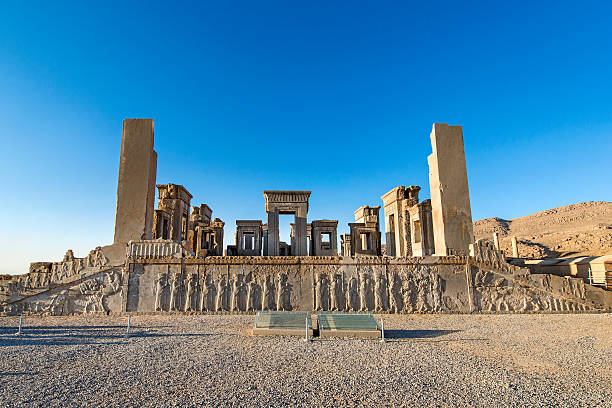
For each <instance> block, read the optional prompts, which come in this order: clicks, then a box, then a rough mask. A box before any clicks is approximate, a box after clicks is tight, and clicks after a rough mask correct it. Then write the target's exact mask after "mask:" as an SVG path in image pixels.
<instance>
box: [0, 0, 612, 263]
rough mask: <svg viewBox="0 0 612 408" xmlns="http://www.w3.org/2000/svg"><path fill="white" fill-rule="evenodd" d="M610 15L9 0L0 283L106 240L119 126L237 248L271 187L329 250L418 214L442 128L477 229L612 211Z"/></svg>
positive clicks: (1, 127)
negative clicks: (362, 223) (462, 171)
mask: <svg viewBox="0 0 612 408" xmlns="http://www.w3.org/2000/svg"><path fill="white" fill-rule="evenodd" d="M494 3H495V4H494ZM493 4H494V5H493ZM611 4H612V3H610V2H589V1H586V2H559V1H555V2H522V3H521V2H506V3H502V2H493V3H492V2H481V3H478V2H448V3H443V2H414V3H411V2H365V1H357V2H287V1H278V2H268V1H260V2H252V1H246V2H239V1H236V2H164V3H157V2H152V1H149V2H142V3H131V2H130V3H128V2H124V1H121V2H116V3H112V2H106V1H105V2H68V1H60V2H41V3H35V2H28V3H24V2H17V1H15V2H13V1H5V2H2V3H1V4H0V142H1V144H0V146H2V147H1V148H0V149H1V150H0V151H1V153H2V155H1V157H2V162H1V164H0V166H1V167H0V169H2V175H3V177H2V181H3V187H4V194H3V199H2V205H1V207H0V225H2V233H1V234H0V273H24V272H26V271H27V265H28V264H29V262H31V261H39V260H60V259H61V258H62V256H63V253H64V252H65V251H66V249H68V248H72V249H74V250H75V253H76V255H77V256H84V255H86V253H87V252H88V251H89V250H90V249H92V248H94V247H95V246H97V245H104V244H108V243H111V241H112V238H113V231H114V211H115V204H116V201H115V200H116V182H117V173H118V165H119V151H120V143H121V126H122V120H123V119H124V118H128V117H129V118H136V117H151V118H154V119H155V145H156V150H157V152H158V173H157V181H158V183H167V182H174V183H178V184H183V185H185V186H186V187H187V188H188V189H189V191H190V192H191V193H192V194H193V196H194V200H193V201H192V204H193V205H198V204H199V203H202V202H203V203H207V204H208V205H210V206H211V208H212V209H213V216H216V217H219V218H221V219H223V220H224V221H225V222H226V229H225V236H226V244H228V243H231V241H232V240H233V233H234V226H235V220H236V219H265V210H264V199H263V195H262V191H263V190H266V189H296V190H312V192H313V193H312V195H311V201H310V212H309V219H311V220H312V219H338V220H339V233H344V232H348V226H347V223H348V222H352V221H353V211H354V210H355V209H356V208H358V207H359V206H361V205H364V204H369V205H381V200H380V196H381V195H382V194H384V193H385V192H387V191H388V190H390V189H391V188H393V187H395V186H398V185H411V184H418V185H421V186H422V187H423V190H422V191H421V196H422V198H423V199H424V198H428V197H429V191H428V190H429V188H428V173H427V172H428V169H427V155H428V154H429V153H430V152H431V146H430V141H429V132H430V130H431V125H432V123H433V122H445V123H449V124H453V125H463V130H464V141H465V148H466V154H467V167H468V177H469V185H470V194H471V203H472V214H473V218H474V220H477V219H481V218H485V217H492V216H500V217H504V218H513V217H517V216H522V215H527V214H530V213H533V212H537V211H540V210H544V209H548V208H552V207H556V206H560V205H565V204H570V203H575V202H582V201H589V200H606V201H610V200H611V199H612V193H611V191H612V190H611V187H612V182H611V181H610V180H611V179H610V175H611V174H612V171H611V170H612V160H611V158H612V99H611V95H612V83H611V77H612V75H611V74H612V25H611V24H610V15H612V6H611ZM288 223H289V219H285V220H283V226H284V232H283V231H282V232H281V233H282V234H283V236H282V238H285V239H288V231H287V225H288ZM282 238H281V239H282Z"/></svg>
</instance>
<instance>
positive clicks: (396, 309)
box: [4, 257, 589, 314]
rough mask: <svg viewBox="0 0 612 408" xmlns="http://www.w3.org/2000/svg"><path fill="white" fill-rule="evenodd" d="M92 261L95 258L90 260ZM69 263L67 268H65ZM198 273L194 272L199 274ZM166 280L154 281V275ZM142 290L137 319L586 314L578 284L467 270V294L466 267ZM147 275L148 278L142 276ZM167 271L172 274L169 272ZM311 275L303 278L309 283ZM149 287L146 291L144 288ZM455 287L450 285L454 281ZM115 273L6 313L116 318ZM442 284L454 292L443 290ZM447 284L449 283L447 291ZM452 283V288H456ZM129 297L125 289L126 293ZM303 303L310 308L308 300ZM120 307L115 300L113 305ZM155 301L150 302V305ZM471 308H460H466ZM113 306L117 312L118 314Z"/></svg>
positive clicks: (245, 269)
mask: <svg viewBox="0 0 612 408" xmlns="http://www.w3.org/2000/svg"><path fill="white" fill-rule="evenodd" d="M93 259H95V257H93ZM69 262H74V259H73V260H67V261H66V263H69ZM200 266H201V268H200ZM166 267H167V272H163V273H158V272H159V270H160V269H162V268H163V269H165V268H166ZM143 268H144V269H143V271H144V273H143V274H142V275H141V276H140V277H139V279H144V281H143V282H145V283H144V286H143V288H144V287H148V288H150V289H146V290H147V291H150V292H149V293H150V295H147V294H146V293H144V292H143V293H142V294H141V296H144V298H143V299H146V296H151V298H150V299H151V300H150V303H147V302H146V301H145V302H143V303H142V306H140V308H138V307H137V309H134V310H138V311H143V312H150V311H158V312H162V311H177V312H190V311H193V312H234V313H235V312H245V311H249V312H252V311H257V310H311V307H313V308H314V310H322V311H323V310H324V311H373V312H382V313H431V312H441V311H470V310H472V311H483V312H532V311H574V310H585V309H588V308H589V306H587V305H586V303H585V300H584V299H585V296H586V285H585V284H584V282H582V281H581V280H579V279H574V278H564V277H558V276H550V275H528V276H523V275H520V274H504V273H500V272H495V273H494V272H491V271H485V270H481V269H479V268H478V267H475V266H473V267H472V269H471V270H472V274H471V275H470V276H471V279H472V280H471V282H472V283H471V285H472V286H471V289H470V290H466V286H465V284H466V272H465V265H461V264H454V265H453V264H447V265H440V266H438V265H419V264H389V265H387V266H385V265H384V264H375V263H367V262H366V263H357V264H346V265H342V266H339V265H338V264H317V265H313V266H311V267H307V268H306V267H301V268H300V267H299V266H295V264H294V266H291V265H289V264H232V265H227V264H203V265H199V266H198V267H197V271H198V273H192V272H195V271H196V268H195V266H190V267H189V268H191V269H188V271H191V272H189V273H180V272H176V270H173V271H172V272H171V268H170V264H164V263H163V262H162V263H160V264H159V265H158V264H150V265H149V264H145V265H144V266H143ZM147 268H148V270H149V271H150V272H148V273H147V272H146V271H147ZM173 268H174V267H173ZM48 275H49V274H46V275H45V273H44V272H33V273H31V274H30V275H29V277H28V279H26V277H22V278H23V279H22V280H14V281H13V282H11V284H13V285H16V284H17V283H19V284H20V285H21V286H25V285H37V284H38V283H39V282H44V277H45V276H48ZM309 275H310V277H308V276H309ZM149 279H150V280H151V281H150V282H151V283H149V284H147V283H146V280H149ZM453 280H454V281H453ZM121 281H122V277H121V273H120V272H117V270H111V271H109V273H100V275H95V276H94V277H92V278H90V279H86V280H85V281H83V282H81V283H79V284H75V285H73V286H72V287H70V286H69V284H68V286H62V287H59V288H57V289H51V290H49V291H48V292H43V293H41V294H35V296H33V297H32V298H31V300H28V301H27V302H26V301H24V302H19V303H15V304H11V305H8V306H6V307H5V310H4V311H5V312H9V313H18V312H19V311H21V310H23V311H26V312H30V313H41V314H78V313H104V312H106V313H108V312H111V311H112V312H119V311H121V307H120V303H116V301H113V303H112V304H111V303H109V299H110V298H111V297H112V296H114V295H115V294H118V293H119V294H121V296H122V297H123V296H124V295H126V294H124V293H122V289H121V288H122V287H121ZM449 282H451V283H450V284H451V286H452V285H455V286H454V287H452V288H450V289H449ZM452 282H454V283H452ZM457 282H459V283H457ZM130 290H131V289H130ZM308 296H311V297H310V299H311V300H310V301H309V300H308ZM113 299H119V298H113ZM153 300H154V301H153ZM468 301H469V304H470V305H471V306H470V308H469V309H468V308H467V304H468ZM117 305H119V306H117Z"/></svg>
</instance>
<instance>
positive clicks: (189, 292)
mask: <svg viewBox="0 0 612 408" xmlns="http://www.w3.org/2000/svg"><path fill="white" fill-rule="evenodd" d="M196 290H197V281H196V276H195V275H189V278H188V279H187V288H186V290H185V309H184V310H185V311H186V312H190V311H192V310H193V301H194V298H195V294H196Z"/></svg>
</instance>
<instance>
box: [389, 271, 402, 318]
mask: <svg viewBox="0 0 612 408" xmlns="http://www.w3.org/2000/svg"><path fill="white" fill-rule="evenodd" d="M401 302H402V285H401V282H400V281H399V279H398V278H397V275H396V274H395V273H391V274H390V276H389V311H390V312H393V313H399V312H400V310H401Z"/></svg>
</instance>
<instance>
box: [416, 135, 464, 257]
mask: <svg viewBox="0 0 612 408" xmlns="http://www.w3.org/2000/svg"><path fill="white" fill-rule="evenodd" d="M430 137H431V147H432V151H433V153H432V154H431V155H430V156H429V157H428V158H427V161H428V163H429V189H430V193H431V207H432V221H433V232H434V240H435V251H436V252H435V254H436V255H440V256H444V255H466V254H467V253H468V251H469V248H468V246H469V244H471V243H472V242H474V231H473V227H472V210H471V206H470V192H469V188H468V179H467V169H466V165H465V152H464V148H463V130H462V128H461V126H448V125H447V124H446V123H434V125H433V129H432V131H431V135H430Z"/></svg>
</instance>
